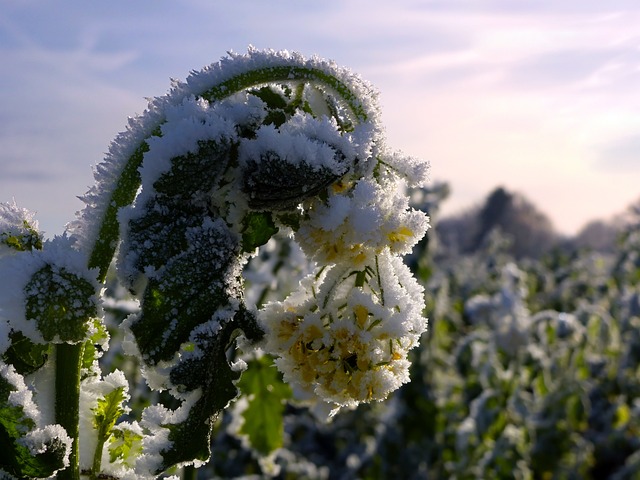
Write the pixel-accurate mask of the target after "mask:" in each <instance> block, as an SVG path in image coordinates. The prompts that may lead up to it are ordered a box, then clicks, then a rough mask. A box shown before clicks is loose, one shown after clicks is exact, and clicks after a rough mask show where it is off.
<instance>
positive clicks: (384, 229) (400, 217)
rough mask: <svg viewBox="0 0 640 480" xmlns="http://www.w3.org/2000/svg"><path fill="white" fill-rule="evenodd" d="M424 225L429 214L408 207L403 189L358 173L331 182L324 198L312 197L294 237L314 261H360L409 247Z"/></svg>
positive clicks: (413, 243) (395, 252) (359, 262)
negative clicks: (352, 178) (346, 179)
mask: <svg viewBox="0 0 640 480" xmlns="http://www.w3.org/2000/svg"><path fill="white" fill-rule="evenodd" d="M428 227H429V224H428V217H427V216H426V215H425V214H424V213H422V212H420V211H417V210H413V209H410V208H409V203H408V197H407V196H406V195H404V194H401V193H400V192H398V191H397V189H395V188H394V189H392V188H386V187H383V186H381V185H379V184H378V183H377V182H375V181H374V180H369V179H362V180H360V181H358V182H355V183H353V184H349V183H348V182H341V183H337V184H335V185H333V186H332V187H331V188H330V195H329V198H328V199H327V200H326V202H325V201H323V200H321V199H316V200H315V201H314V202H313V203H312V204H311V205H310V206H309V219H308V220H307V221H305V222H304V223H303V224H302V225H301V227H300V229H299V231H298V232H297V234H296V239H297V240H298V241H299V242H300V245H301V246H302V248H303V250H304V251H305V252H306V253H307V255H308V256H309V257H311V258H312V259H314V260H316V261H317V262H318V263H321V264H326V263H336V262H344V261H347V262H350V263H353V264H354V265H361V264H362V263H363V261H364V260H365V259H366V258H368V257H370V256H371V255H375V254H377V253H380V252H381V251H382V250H384V249H385V248H389V250H390V251H391V253H393V254H396V255H404V254H407V253H409V252H411V249H412V247H413V246H414V245H415V244H416V243H417V242H418V241H419V240H420V239H421V238H422V237H423V236H424V234H425V232H426V230H427V228H428Z"/></svg>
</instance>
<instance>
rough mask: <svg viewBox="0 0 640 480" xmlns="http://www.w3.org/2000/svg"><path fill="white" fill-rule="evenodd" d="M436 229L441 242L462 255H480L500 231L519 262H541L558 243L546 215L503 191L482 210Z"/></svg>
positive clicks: (489, 198)
mask: <svg viewBox="0 0 640 480" xmlns="http://www.w3.org/2000/svg"><path fill="white" fill-rule="evenodd" d="M437 227H438V228H439V232H438V233H439V236H440V238H441V241H442V242H443V243H447V242H449V247H452V248H451V249H452V250H454V251H458V252H461V253H472V252H475V251H477V250H478V248H480V247H481V246H482V245H483V243H484V242H486V240H487V239H488V238H489V236H490V234H491V233H492V232H493V231H494V230H497V229H498V230H500V231H501V233H502V234H503V235H504V236H505V237H507V238H508V239H509V240H510V241H511V246H510V248H509V250H510V251H509V253H511V254H512V255H514V256H515V257H516V258H524V257H530V258H538V257H540V256H541V255H543V254H544V253H546V252H548V251H549V250H550V249H551V248H552V247H553V246H555V245H556V244H557V243H558V239H559V236H558V234H557V233H556V232H555V231H554V229H553V226H552V224H551V222H550V221H549V219H548V217H547V216H546V215H544V214H543V213H541V212H540V211H538V209H537V208H536V207H535V206H534V205H533V204H532V203H531V202H530V201H529V200H527V199H526V198H525V197H524V196H523V195H521V194H519V193H512V192H509V191H507V190H506V189H505V188H503V187H498V188H496V189H495V190H493V191H492V192H491V193H490V194H489V195H488V196H487V199H486V200H485V202H484V204H483V205H482V206H479V207H474V208H471V209H470V210H467V211H465V212H463V213H461V214H459V215H457V216H454V217H450V218H447V219H443V220H442V221H441V222H440V223H439V224H438V225H437Z"/></svg>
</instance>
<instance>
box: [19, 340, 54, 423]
mask: <svg viewBox="0 0 640 480" xmlns="http://www.w3.org/2000/svg"><path fill="white" fill-rule="evenodd" d="M55 357H56V355H55V350H54V351H53V352H51V353H50V354H49V357H48V358H47V361H46V362H45V364H44V365H43V366H42V367H40V368H39V369H38V370H36V371H35V372H33V373H32V374H30V375H25V378H24V382H25V383H26V384H27V386H28V388H29V389H30V390H32V391H33V396H34V398H35V402H36V404H37V405H38V409H39V411H40V422H41V424H42V425H46V424H53V423H55V421H56V420H55V418H56V412H55V405H56V401H55V398H56V397H55V395H56V373H55V372H56V358H55Z"/></svg>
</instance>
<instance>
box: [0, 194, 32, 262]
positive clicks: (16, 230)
mask: <svg viewBox="0 0 640 480" xmlns="http://www.w3.org/2000/svg"><path fill="white" fill-rule="evenodd" d="M41 248H42V235H41V234H40V233H39V232H38V222H37V221H36V220H35V218H34V214H33V213H32V212H30V211H29V210H27V209H24V208H20V207H18V206H17V205H16V203H15V201H14V202H13V203H0V257H2V256H3V255H8V254H11V253H15V252H22V251H25V250H32V249H36V250H39V249H41Z"/></svg>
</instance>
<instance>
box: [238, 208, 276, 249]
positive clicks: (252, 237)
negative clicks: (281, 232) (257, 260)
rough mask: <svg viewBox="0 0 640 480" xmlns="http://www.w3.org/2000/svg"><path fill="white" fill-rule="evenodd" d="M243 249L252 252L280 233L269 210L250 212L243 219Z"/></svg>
mask: <svg viewBox="0 0 640 480" xmlns="http://www.w3.org/2000/svg"><path fill="white" fill-rule="evenodd" d="M243 226H244V228H243V229H242V250H243V251H245V252H251V251H253V250H254V249H256V248H257V247H259V246H261V245H264V244H265V243H267V242H268V241H269V239H270V238H271V237H272V236H273V235H275V234H276V233H278V227H276V225H275V223H273V219H272V218H271V214H270V213H269V212H249V213H248V214H247V216H246V217H245V218H244V221H243Z"/></svg>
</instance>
